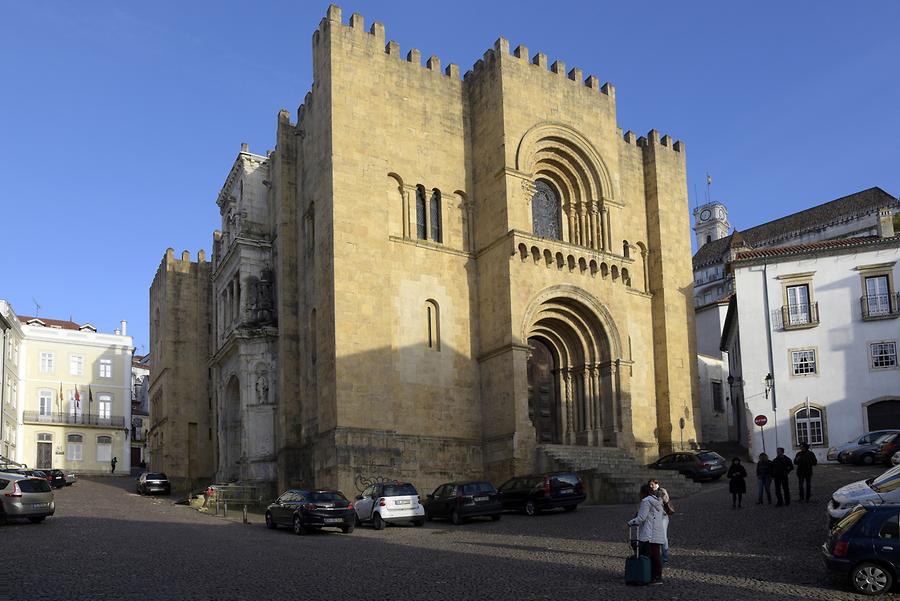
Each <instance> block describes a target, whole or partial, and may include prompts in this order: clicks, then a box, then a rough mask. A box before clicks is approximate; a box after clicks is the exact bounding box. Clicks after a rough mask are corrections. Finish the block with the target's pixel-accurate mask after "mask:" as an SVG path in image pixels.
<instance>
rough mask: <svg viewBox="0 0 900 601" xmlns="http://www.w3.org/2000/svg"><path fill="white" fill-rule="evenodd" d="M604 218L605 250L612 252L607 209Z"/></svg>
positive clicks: (610, 228) (610, 229)
mask: <svg viewBox="0 0 900 601" xmlns="http://www.w3.org/2000/svg"><path fill="white" fill-rule="evenodd" d="M604 217H605V218H606V224H605V225H606V250H608V251H612V249H613V243H612V227H611V225H610V216H609V209H606V210H605V211H604Z"/></svg>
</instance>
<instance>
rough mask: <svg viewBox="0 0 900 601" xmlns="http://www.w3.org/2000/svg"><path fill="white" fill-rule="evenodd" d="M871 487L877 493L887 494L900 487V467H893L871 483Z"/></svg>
mask: <svg viewBox="0 0 900 601" xmlns="http://www.w3.org/2000/svg"><path fill="white" fill-rule="evenodd" d="M869 486H870V487H871V488H872V490H874V491H875V492H877V493H886V492H891V491H892V490H896V489H897V487H900V465H898V466H896V467H892V468H891V469H889V470H888V471H886V472H885V473H883V474H881V475H880V476H878V477H877V478H875V479H874V480H872V481H871V483H869Z"/></svg>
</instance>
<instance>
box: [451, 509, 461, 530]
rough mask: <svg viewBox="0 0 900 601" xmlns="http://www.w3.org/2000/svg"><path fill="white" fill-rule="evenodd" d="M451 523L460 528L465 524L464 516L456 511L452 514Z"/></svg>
mask: <svg viewBox="0 0 900 601" xmlns="http://www.w3.org/2000/svg"><path fill="white" fill-rule="evenodd" d="M450 521H451V522H453V525H454V526H459V525H460V524H462V523H463V519H462V516H461V515H459V512H458V511H456V510H455V509H454V510H452V511H451V512H450Z"/></svg>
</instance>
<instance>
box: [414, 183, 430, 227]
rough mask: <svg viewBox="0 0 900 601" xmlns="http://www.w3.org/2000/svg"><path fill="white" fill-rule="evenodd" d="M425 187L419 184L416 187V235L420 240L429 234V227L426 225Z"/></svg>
mask: <svg viewBox="0 0 900 601" xmlns="http://www.w3.org/2000/svg"><path fill="white" fill-rule="evenodd" d="M426 209H427V207H426V201H425V188H423V187H422V186H418V187H417V188H416V237H417V238H418V239H419V240H425V239H427V236H428V228H427V227H426V225H425V211H426Z"/></svg>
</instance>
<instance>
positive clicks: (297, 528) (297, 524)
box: [294, 515, 306, 534]
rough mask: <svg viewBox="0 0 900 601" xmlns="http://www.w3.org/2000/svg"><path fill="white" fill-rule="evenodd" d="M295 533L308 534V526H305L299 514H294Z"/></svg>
mask: <svg viewBox="0 0 900 601" xmlns="http://www.w3.org/2000/svg"><path fill="white" fill-rule="evenodd" d="M294 534H306V528H304V527H303V522H301V521H300V516H299V515H295V516H294Z"/></svg>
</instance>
